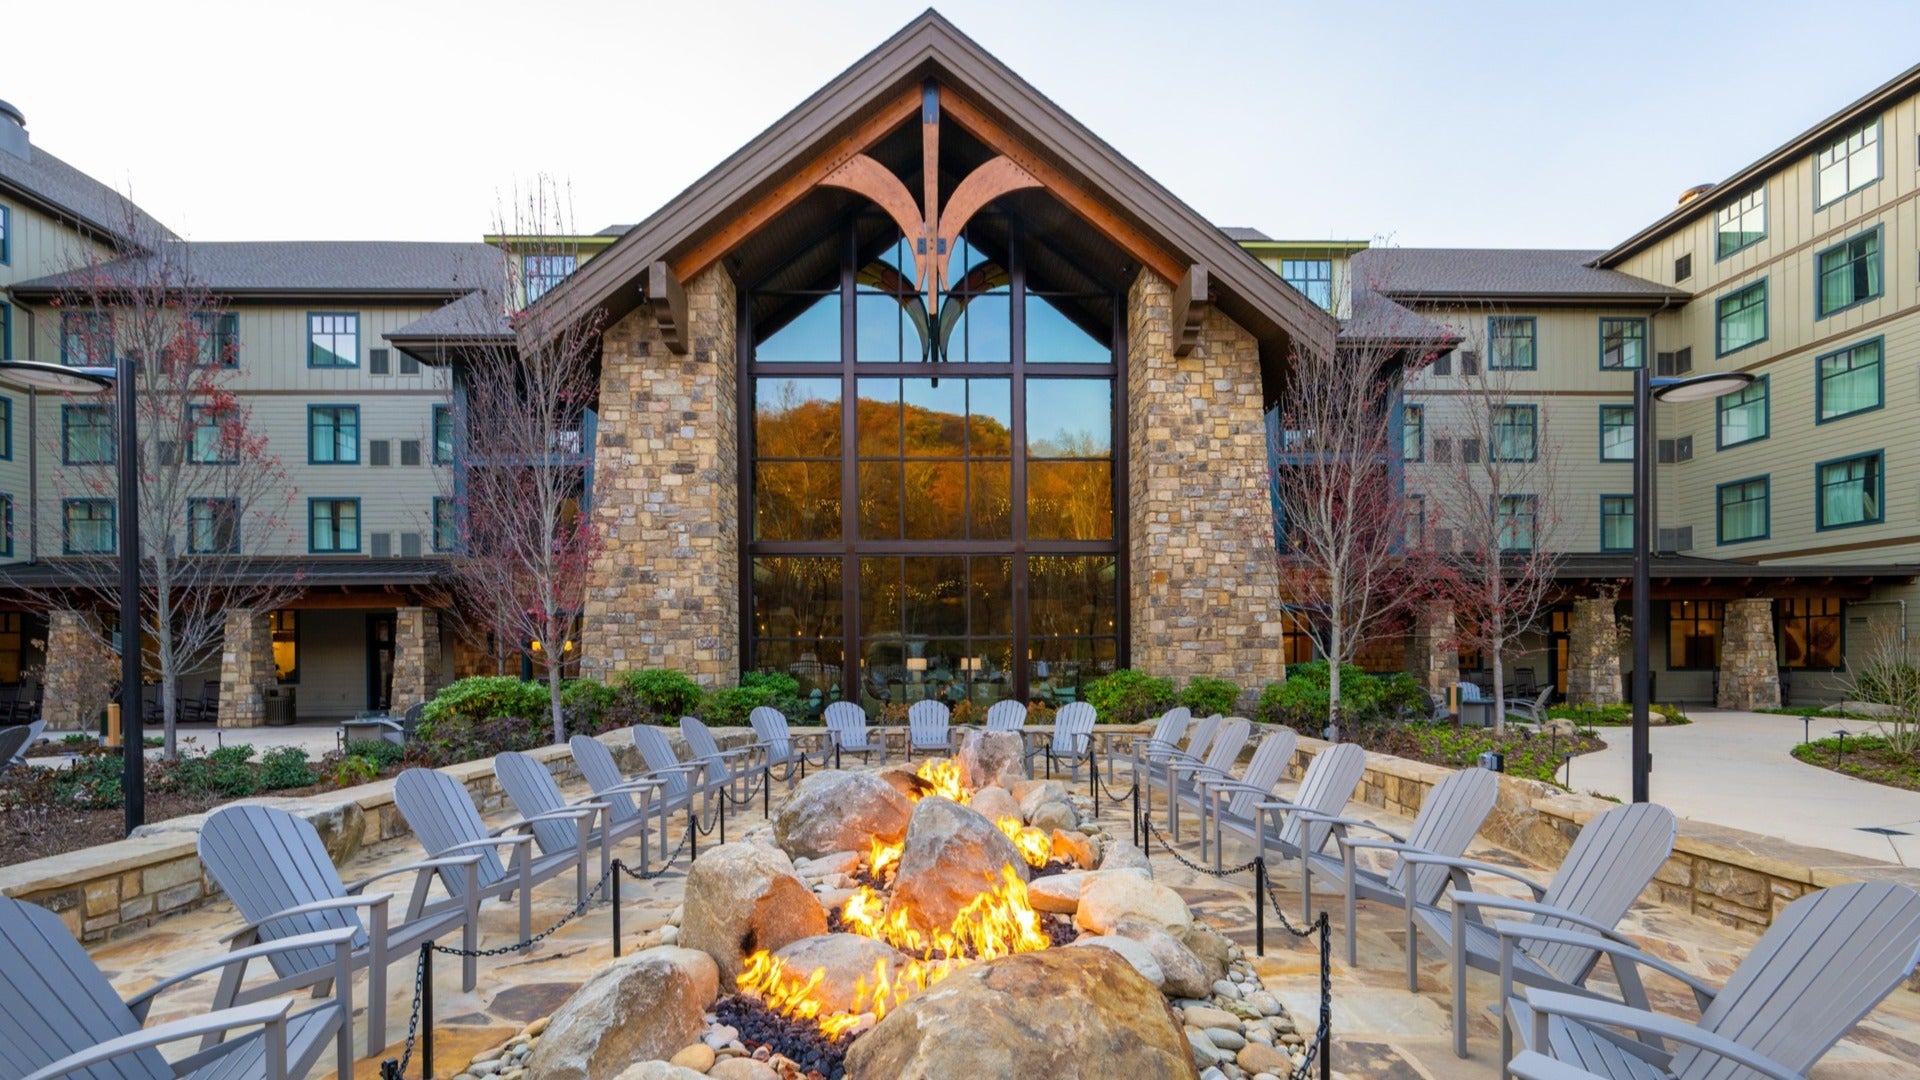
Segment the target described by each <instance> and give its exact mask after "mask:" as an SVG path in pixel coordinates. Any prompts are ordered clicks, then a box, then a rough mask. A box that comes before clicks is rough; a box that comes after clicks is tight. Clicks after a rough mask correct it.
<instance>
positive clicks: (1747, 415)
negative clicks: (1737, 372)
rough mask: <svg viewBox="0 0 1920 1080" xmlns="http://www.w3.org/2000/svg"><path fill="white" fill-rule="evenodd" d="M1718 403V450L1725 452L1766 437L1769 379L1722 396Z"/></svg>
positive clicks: (1760, 380)
mask: <svg viewBox="0 0 1920 1080" xmlns="http://www.w3.org/2000/svg"><path fill="white" fill-rule="evenodd" d="M1716 402H1717V403H1716V404H1715V406H1714V411H1715V413H1716V418H1715V430H1716V432H1717V433H1718V434H1717V435H1716V436H1715V438H1716V440H1717V441H1716V442H1715V445H1716V446H1717V447H1719V448H1720V449H1722V450H1725V449H1726V448H1728V447H1729V446H1739V445H1740V444H1741V443H1749V442H1753V441H1754V440H1755V439H1764V438H1766V437H1767V419H1768V418H1767V409H1768V405H1767V376H1765V375H1762V376H1760V377H1759V378H1758V379H1755V380H1754V381H1753V382H1752V383H1751V384H1749V385H1748V386H1746V387H1745V388H1743V389H1741V390H1738V391H1736V392H1734V393H1731V394H1723V395H1721V396H1720V397H1719V398H1718V399H1716Z"/></svg>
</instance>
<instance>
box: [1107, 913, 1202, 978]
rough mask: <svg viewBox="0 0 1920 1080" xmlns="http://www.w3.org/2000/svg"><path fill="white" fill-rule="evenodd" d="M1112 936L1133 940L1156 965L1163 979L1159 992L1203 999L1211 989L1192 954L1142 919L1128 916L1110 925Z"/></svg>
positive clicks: (1200, 966) (1178, 941)
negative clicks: (1158, 966) (1162, 990)
mask: <svg viewBox="0 0 1920 1080" xmlns="http://www.w3.org/2000/svg"><path fill="white" fill-rule="evenodd" d="M1112 933H1113V934H1114V935H1115V936H1118V937H1122V938H1126V939H1129V940H1132V941H1137V942H1139V943H1140V944H1141V946H1143V947H1144V948H1145V949H1146V950H1147V952H1148V953H1150V954H1152V956H1153V959H1154V961H1155V962H1156V963H1158V964H1159V965H1160V970H1161V972H1162V973H1163V974H1164V975H1165V976H1166V981H1165V983H1164V984H1162V989H1164V990H1166V992H1167V993H1168V994H1171V995H1173V996H1174V997H1205V996H1206V994H1207V991H1209V990H1211V989H1212V988H1213V975H1212V974H1211V972H1209V970H1208V968H1207V965H1205V964H1203V963H1201V962H1200V958H1199V957H1197V956H1195V955H1193V951H1192V950H1190V949H1188V948H1187V947H1186V946H1185V945H1182V944H1181V943H1180V939H1179V938H1176V937H1174V936H1173V935H1172V934H1169V933H1167V932H1166V931H1165V930H1163V929H1161V928H1160V927H1159V926H1157V925H1155V924H1153V923H1151V922H1148V921H1147V920H1145V919H1136V918H1133V917H1131V916H1129V917H1128V918H1124V919H1121V920H1120V921H1119V922H1116V923H1114V924H1113V930H1112Z"/></svg>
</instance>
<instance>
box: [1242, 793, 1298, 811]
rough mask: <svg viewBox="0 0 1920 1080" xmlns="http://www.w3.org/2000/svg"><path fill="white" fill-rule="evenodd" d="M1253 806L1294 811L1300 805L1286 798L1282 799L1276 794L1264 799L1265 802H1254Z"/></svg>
mask: <svg viewBox="0 0 1920 1080" xmlns="http://www.w3.org/2000/svg"><path fill="white" fill-rule="evenodd" d="M1264 794H1271V793H1270V792H1269V793H1264ZM1253 808H1254V809H1255V810H1284V811H1288V812H1294V811H1298V810H1299V809H1300V806H1299V804H1297V803H1292V802H1289V801H1287V800H1286V799H1282V798H1279V797H1277V796H1276V797H1274V798H1271V799H1268V800H1266V801H1265V802H1257V803H1254V804H1253Z"/></svg>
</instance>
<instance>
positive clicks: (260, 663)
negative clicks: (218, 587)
mask: <svg viewBox="0 0 1920 1080" xmlns="http://www.w3.org/2000/svg"><path fill="white" fill-rule="evenodd" d="M275 681H276V679H275V677H274V668H273V632H272V630H271V629H270V627H269V623H268V618H267V613H266V612H264V611H244V610H242V611H229V612H227V624H226V629H225V631H224V640H223V641H222V643H221V645H220V726H221V727H223V728H226V727H259V726H260V725H262V724H264V723H266V722H267V702H266V691H267V688H268V687H270V686H272V685H273V684H274V683H275Z"/></svg>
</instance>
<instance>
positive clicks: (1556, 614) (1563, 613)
mask: <svg viewBox="0 0 1920 1080" xmlns="http://www.w3.org/2000/svg"><path fill="white" fill-rule="evenodd" d="M1548 618H1549V620H1550V621H1549V623H1548V626H1549V628H1550V629H1549V631H1548V633H1547V643H1548V645H1549V646H1550V647H1549V648H1548V650H1547V657H1548V660H1547V663H1548V665H1549V667H1550V669H1551V670H1550V671H1549V674H1550V675H1552V677H1553V693H1554V696H1555V697H1557V698H1559V699H1560V700H1562V701H1565V700H1566V699H1567V659H1568V650H1569V646H1570V645H1571V643H1572V641H1573V610H1572V609H1571V608H1557V609H1555V610H1554V611H1553V612H1552V613H1551V614H1550V615H1549V616H1548Z"/></svg>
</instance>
